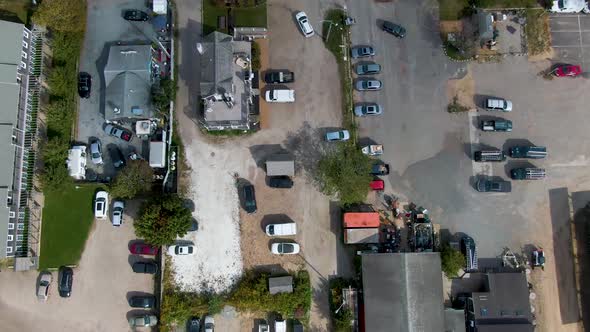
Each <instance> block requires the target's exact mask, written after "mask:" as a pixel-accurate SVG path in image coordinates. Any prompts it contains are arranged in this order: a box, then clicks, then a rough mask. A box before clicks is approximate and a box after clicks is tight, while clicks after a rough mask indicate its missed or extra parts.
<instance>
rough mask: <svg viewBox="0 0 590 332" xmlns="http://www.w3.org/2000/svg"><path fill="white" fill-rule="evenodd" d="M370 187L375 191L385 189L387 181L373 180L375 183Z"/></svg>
mask: <svg viewBox="0 0 590 332" xmlns="http://www.w3.org/2000/svg"><path fill="white" fill-rule="evenodd" d="M369 185H370V186H371V189H373V190H383V189H385V181H383V180H373V181H371V183H370V184H369Z"/></svg>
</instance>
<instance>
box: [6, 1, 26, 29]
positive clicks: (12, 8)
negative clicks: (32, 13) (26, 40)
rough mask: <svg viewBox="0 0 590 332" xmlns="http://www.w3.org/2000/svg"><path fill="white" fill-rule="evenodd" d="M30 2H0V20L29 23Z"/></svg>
mask: <svg viewBox="0 0 590 332" xmlns="http://www.w3.org/2000/svg"><path fill="white" fill-rule="evenodd" d="M30 6H31V0H0V19H1V20H5V21H10V22H20V23H24V24H27V23H28V22H29V10H30Z"/></svg>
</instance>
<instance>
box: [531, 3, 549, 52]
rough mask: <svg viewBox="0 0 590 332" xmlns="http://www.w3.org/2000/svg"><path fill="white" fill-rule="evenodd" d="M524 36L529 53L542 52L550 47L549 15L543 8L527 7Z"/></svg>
mask: <svg viewBox="0 0 590 332" xmlns="http://www.w3.org/2000/svg"><path fill="white" fill-rule="evenodd" d="M526 22H527V25H526V28H525V31H526V37H527V45H528V53H529V54H530V55H538V54H543V53H545V52H547V51H549V50H550V48H551V33H550V31H549V15H548V14H547V13H546V12H545V11H544V10H538V9H527V11H526Z"/></svg>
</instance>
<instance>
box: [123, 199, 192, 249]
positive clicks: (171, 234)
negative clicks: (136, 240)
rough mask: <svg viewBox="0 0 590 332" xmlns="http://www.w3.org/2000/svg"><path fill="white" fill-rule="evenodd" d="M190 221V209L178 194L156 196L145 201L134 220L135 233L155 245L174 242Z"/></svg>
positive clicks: (186, 230) (181, 234) (183, 233)
mask: <svg viewBox="0 0 590 332" xmlns="http://www.w3.org/2000/svg"><path fill="white" fill-rule="evenodd" d="M191 222H192V215H191V211H190V210H189V209H188V208H186V207H185V206H184V201H183V199H182V198H181V197H180V196H178V195H166V196H158V197H155V198H153V199H152V200H150V201H149V202H147V203H145V204H144V205H143V207H142V210H141V213H140V215H139V218H138V219H137V220H135V222H134V224H133V226H134V227H135V235H137V236H138V237H140V238H144V239H145V241H146V242H147V243H150V244H152V245H156V246H163V245H169V244H172V243H174V241H175V240H176V238H177V237H182V236H184V235H185V234H186V233H187V232H188V230H189V228H190V226H191Z"/></svg>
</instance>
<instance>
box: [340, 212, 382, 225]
mask: <svg viewBox="0 0 590 332" xmlns="http://www.w3.org/2000/svg"><path fill="white" fill-rule="evenodd" d="M343 224H344V228H375V227H379V213H377V212H347V213H345V214H344V220H343Z"/></svg>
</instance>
